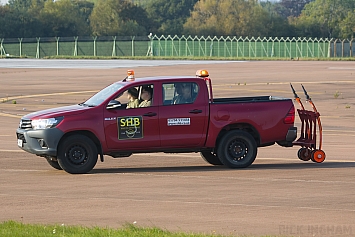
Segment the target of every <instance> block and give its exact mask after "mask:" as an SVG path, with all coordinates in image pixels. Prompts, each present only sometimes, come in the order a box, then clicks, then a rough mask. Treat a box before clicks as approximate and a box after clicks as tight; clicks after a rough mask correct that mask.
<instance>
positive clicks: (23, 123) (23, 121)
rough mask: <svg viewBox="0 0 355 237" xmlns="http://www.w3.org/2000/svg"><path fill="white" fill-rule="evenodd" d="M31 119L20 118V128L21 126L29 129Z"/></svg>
mask: <svg viewBox="0 0 355 237" xmlns="http://www.w3.org/2000/svg"><path fill="white" fill-rule="evenodd" d="M31 122H32V120H30V119H21V121H20V126H19V127H20V128H22V129H30V128H32V123H31Z"/></svg>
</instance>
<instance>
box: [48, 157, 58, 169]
mask: <svg viewBox="0 0 355 237" xmlns="http://www.w3.org/2000/svg"><path fill="white" fill-rule="evenodd" d="M46 160H47V162H48V164H49V165H50V166H52V167H53V168H54V169H57V170H62V167H60V165H59V164H58V161H57V160H52V159H51V158H46Z"/></svg>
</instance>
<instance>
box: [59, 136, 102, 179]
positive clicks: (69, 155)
mask: <svg viewBox="0 0 355 237" xmlns="http://www.w3.org/2000/svg"><path fill="white" fill-rule="evenodd" d="M97 156H98V151H97V147H96V145H95V143H94V142H93V141H92V140H91V139H90V138H88V137H86V136H84V135H72V136H70V137H67V138H66V139H65V140H64V141H63V142H61V143H60V144H59V148H58V163H59V165H60V167H62V168H63V170H65V171H66V172H68V173H71V174H84V173H87V172H89V171H91V170H92V169H93V168H94V167H95V165H96V162H97Z"/></svg>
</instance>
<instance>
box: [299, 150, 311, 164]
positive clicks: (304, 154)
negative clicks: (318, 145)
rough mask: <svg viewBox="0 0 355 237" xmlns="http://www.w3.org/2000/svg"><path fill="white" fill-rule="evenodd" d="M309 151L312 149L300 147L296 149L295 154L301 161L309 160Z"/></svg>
mask: <svg viewBox="0 0 355 237" xmlns="http://www.w3.org/2000/svg"><path fill="white" fill-rule="evenodd" d="M311 153H312V151H311V150H310V149H308V148H305V147H302V148H300V149H299V150H298V152H297V156H298V159H300V160H302V161H309V160H310V159H311Z"/></svg>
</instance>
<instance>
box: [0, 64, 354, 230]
mask: <svg viewBox="0 0 355 237" xmlns="http://www.w3.org/2000/svg"><path fill="white" fill-rule="evenodd" d="M8 61H9V62H11V64H12V65H15V66H12V67H10V66H6V67H5V66H4V64H3V62H8ZM62 61H63V63H62ZM65 61H66V60H60V61H56V60H55V61H53V62H52V60H48V61H47V60H22V59H21V60H20V61H17V59H16V60H15V59H11V60H10V59H9V60H8V59H6V60H0V65H1V66H0V80H1V87H0V124H1V125H2V126H1V130H0V131H1V132H0V206H1V212H0V221H6V220H16V221H20V222H24V223H44V224H48V223H50V224H59V225H61V224H65V225H85V226H102V227H113V228H116V227H120V226H122V225H124V224H126V223H134V224H136V225H139V226H150V227H152V226H155V227H159V228H163V229H167V230H171V231H184V232H201V233H210V234H225V235H243V234H246V235H252V236H265V235H274V236H355V222H354V220H355V205H354V196H355V189H354V187H355V157H354V145H353V144H354V143H355V125H354V118H355V95H354V87H355V71H354V63H353V62H303V61H287V62H286V61H280V62H278V61H269V62H268V61H264V62H247V63H239V62H223V63H222V62H219V61H217V62H212V63H211V62H206V61H197V62H194V63H190V61H189V62H181V63H180V64H179V65H174V64H169V63H172V61H169V62H166V63H167V64H169V65H166V64H163V65H159V64H158V65H156V66H152V65H151V64H152V63H151V62H143V61H142V62H140V61H138V62H135V61H134V62H132V64H130V63H131V61H130V60H123V61H125V65H126V67H123V66H122V67H115V66H114V65H115V64H121V60H108V61H101V60H99V62H98V66H97V67H95V65H91V63H92V62H85V60H80V61H77V60H72V61H69V62H65ZM81 61H83V62H81ZM90 61H91V60H90ZM58 62H61V63H60V64H62V65H68V66H63V68H53V66H52V67H51V66H50V65H55V64H58ZM105 63H107V64H109V65H106V66H105ZM136 63H137V64H136ZM153 63H154V62H153ZM46 64H47V66H42V67H41V65H46ZM70 64H73V65H72V67H71V68H68V67H69V66H70ZM16 65H22V66H18V67H17V66H16ZM82 65H85V66H82ZM90 65H91V66H90ZM122 65H123V64H122ZM134 65H141V66H137V67H135V66H134ZM144 65H150V66H144ZM132 67H135V75H136V77H141V76H142V77H145V76H155V75H157V76H160V75H184V76H186V75H193V76H194V73H195V72H196V70H198V69H207V70H209V72H210V75H211V78H212V83H213V85H214V87H213V91H214V95H215V96H216V97H220V96H223V97H227V96H230V97H232V96H256V95H274V96H282V97H290V98H292V97H293V94H292V92H291V89H290V86H289V83H290V82H292V84H293V85H294V87H295V89H296V90H297V92H298V94H299V96H300V97H301V98H302V100H303V102H304V104H305V106H306V107H307V108H309V109H311V107H310V105H309V104H308V103H306V101H305V96H304V95H303V92H302V89H301V84H303V85H304V86H305V88H306V89H307V91H308V93H309V95H310V96H311V98H312V100H313V101H314V103H315V105H316V106H317V109H318V111H319V112H320V114H321V121H322V125H323V147H322V149H323V150H324V151H325V153H326V155H327V158H326V160H325V161H324V162H323V163H321V164H317V163H313V162H311V161H309V162H303V161H300V160H299V159H298V158H297V151H298V149H299V148H300V147H292V148H282V147H279V146H278V145H273V146H270V147H264V148H259V150H258V156H257V158H256V161H255V162H254V164H253V165H251V166H250V167H249V168H246V169H228V168H225V167H223V166H212V165H209V164H207V163H205V162H204V161H203V160H202V158H201V157H200V156H199V154H195V153H188V154H163V153H151V154H137V155H133V156H132V157H129V158H122V159H113V158H111V157H106V156H105V162H103V163H101V162H98V164H97V166H96V167H95V168H94V170H93V171H92V172H90V173H89V174H85V175H70V174H68V173H66V172H64V171H57V170H54V169H53V168H51V167H50V166H49V165H48V164H47V162H46V161H45V160H44V159H43V158H40V157H36V156H34V155H31V154H28V153H26V152H23V151H22V150H20V149H19V148H18V147H17V140H16V135H15V131H16V128H17V126H18V124H19V121H20V118H21V117H22V116H23V115H25V114H27V113H30V112H33V111H37V110H41V109H46V108H53V107H58V106H63V105H69V104H75V103H79V102H81V101H83V100H84V99H86V98H88V97H89V96H91V95H92V94H93V93H94V92H95V91H97V90H100V89H101V88H103V87H104V86H106V85H108V84H110V83H112V82H113V81H116V80H119V79H121V78H124V77H125V75H126V70H127V69H129V68H132ZM295 107H296V108H299V106H298V105H297V104H296V103H295ZM296 120H297V121H296V125H297V126H298V127H299V126H300V122H299V120H298V119H296Z"/></svg>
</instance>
